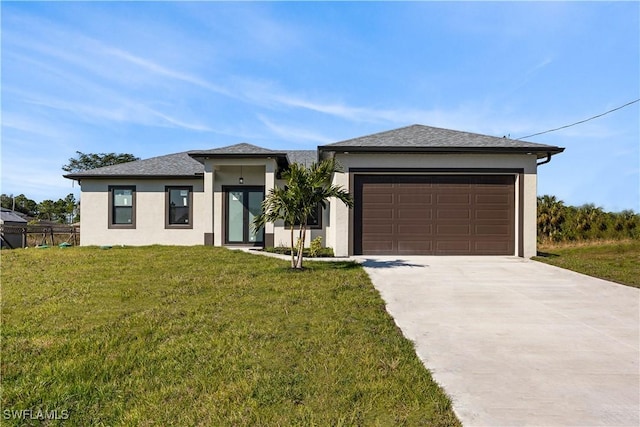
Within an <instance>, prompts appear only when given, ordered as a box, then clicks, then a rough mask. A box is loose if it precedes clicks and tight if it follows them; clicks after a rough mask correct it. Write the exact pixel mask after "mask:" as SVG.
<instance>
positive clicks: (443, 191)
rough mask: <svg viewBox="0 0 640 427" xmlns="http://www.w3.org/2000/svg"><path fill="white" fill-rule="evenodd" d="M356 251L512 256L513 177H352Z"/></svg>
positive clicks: (367, 252)
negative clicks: (353, 179) (354, 203)
mask: <svg viewBox="0 0 640 427" xmlns="http://www.w3.org/2000/svg"><path fill="white" fill-rule="evenodd" d="M354 183H355V201H356V205H355V212H354V214H355V239H354V251H355V253H356V254H364V255H395V254H404V255H410V254H413V255H513V253H514V245H515V242H514V240H515V239H514V228H515V225H514V221H515V219H514V217H515V213H514V201H515V177H514V176H513V175H482V176H480V175H442V176H440V175H438V176H433V175H418V176H407V175H356V176H355V181H354Z"/></svg>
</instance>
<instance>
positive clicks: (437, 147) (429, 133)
mask: <svg viewBox="0 0 640 427" xmlns="http://www.w3.org/2000/svg"><path fill="white" fill-rule="evenodd" d="M319 149H320V150H323V151H332V150H338V151H344V150H345V149H351V150H353V151H365V150H371V151H393V150H399V151H423V150H424V151H447V150H452V151H467V150H468V151H482V150H491V149H495V150H498V151H503V150H504V151H510V150H513V151H527V150H529V151H532V152H552V153H559V152H561V151H563V150H564V149H563V148H560V147H555V146H551V145H544V144H536V143H533V142H527V141H519V140H514V139H509V138H499V137H495V136H489V135H482V134H478V133H471V132H462V131H457V130H450V129H442V128H436V127H431V126H424V125H411V126H407V127H403V128H400V129H394V130H389V131H386V132H380V133H376V134H373V135H367V136H362V137H360V138H353V139H348V140H345V141H340V142H336V143H333V144H328V145H324V146H321V147H319Z"/></svg>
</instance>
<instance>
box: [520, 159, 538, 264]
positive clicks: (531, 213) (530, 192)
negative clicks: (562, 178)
mask: <svg viewBox="0 0 640 427" xmlns="http://www.w3.org/2000/svg"><path fill="white" fill-rule="evenodd" d="M534 168H535V166H534ZM523 176H524V191H523V194H522V197H523V199H524V200H523V206H524V212H523V218H522V222H523V224H522V227H523V233H522V234H523V236H522V250H523V253H522V256H523V257H524V258H531V257H533V256H536V254H537V250H538V241H537V232H538V223H537V217H536V216H537V204H538V176H537V174H536V173H535V169H534V173H526V172H525V173H524V175H523Z"/></svg>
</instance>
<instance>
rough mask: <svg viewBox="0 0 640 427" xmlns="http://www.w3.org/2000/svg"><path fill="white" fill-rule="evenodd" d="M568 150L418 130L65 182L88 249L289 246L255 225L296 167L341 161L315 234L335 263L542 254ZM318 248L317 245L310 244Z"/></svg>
mask: <svg viewBox="0 0 640 427" xmlns="http://www.w3.org/2000/svg"><path fill="white" fill-rule="evenodd" d="M562 151H564V148H561V147H556V146H550V145H543V144H536V143H532V142H526V141H520V140H512V139H509V138H499V137H493V136H487V135H480V134H475V133H469V132H460V131H455V130H448V129H441V128H435V127H429V126H423V125H412V126H407V127H403V128H400V129H395V130H390V131H386V132H381V133H377V134H373V135H368V136H363V137H359V138H354V139H349V140H346V141H341V142H336V143H333V144H328V145H323V146H319V147H318V148H317V150H271V149H267V148H262V147H257V146H255V145H251V144H246V143H242V144H237V145H231V146H228V147H221V148H214V149H211V150H195V151H185V152H181V153H176V154H169V155H166V156H161V157H154V158H150V159H144V160H139V161H135V162H130V163H124V164H119V165H114V166H107V167H103V168H98V169H93V170H88V171H84V172H78V173H72V174H68V175H65V177H66V178H70V179H73V180H77V181H79V182H80V185H81V189H82V193H81V200H82V207H81V209H82V211H81V220H80V223H81V230H82V233H81V244H82V245H120V244H122V245H150V244H171V245H203V244H204V245H214V246H279V245H284V246H287V245H288V242H289V234H288V232H287V229H286V228H285V225H284V224H283V223H282V222H278V223H275V224H267V225H266V226H265V227H264V229H260V230H254V229H253V228H252V227H251V225H250V224H251V221H252V219H253V218H254V217H255V216H256V215H258V214H259V212H260V208H261V206H260V204H261V202H262V200H263V199H264V196H265V194H266V193H268V191H269V190H270V189H271V188H273V187H274V186H282V185H284V181H283V180H282V179H281V173H282V171H283V170H286V169H287V168H288V167H289V165H290V164H291V163H294V162H298V163H303V164H307V165H309V164H311V163H313V162H315V161H318V160H321V159H325V158H330V157H333V158H335V159H336V160H337V161H338V163H339V164H340V165H341V166H342V169H343V171H342V172H338V173H336V174H335V175H334V178H333V182H334V184H338V185H341V186H343V187H344V188H346V189H348V191H349V192H350V193H351V194H352V195H353V197H354V201H355V207H354V208H353V209H349V208H347V207H346V206H344V205H343V204H342V203H339V202H335V201H330V203H329V205H328V207H327V208H326V209H324V210H323V211H322V212H319V213H318V215H316V221H314V224H313V225H312V226H311V228H312V229H311V232H310V233H308V234H310V236H309V239H310V240H311V239H313V238H315V237H317V236H321V237H322V241H323V243H324V244H325V245H326V246H329V247H332V248H333V250H334V252H335V254H336V256H349V255H354V254H355V255H359V254H363V255H367V254H372V255H373V254H384V255H414V254H415V255H417V254H432V255H515V256H521V257H530V256H533V255H535V254H536V203H537V193H536V174H537V169H538V166H539V165H541V164H544V163H547V162H549V161H550V160H551V156H552V155H554V154H557V153H561V152H562ZM307 244H308V242H307Z"/></svg>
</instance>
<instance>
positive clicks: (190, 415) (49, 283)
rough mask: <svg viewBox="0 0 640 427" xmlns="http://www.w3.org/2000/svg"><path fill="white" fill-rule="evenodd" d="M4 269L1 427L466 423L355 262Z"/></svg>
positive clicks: (90, 255) (26, 263)
mask: <svg viewBox="0 0 640 427" xmlns="http://www.w3.org/2000/svg"><path fill="white" fill-rule="evenodd" d="M1 261H2V271H1V279H2V341H1V346H2V348H1V351H2V353H1V354H2V363H1V374H2V410H3V411H2V414H3V415H0V416H3V422H2V425H30V424H33V425H41V422H40V421H38V420H24V419H19V418H15V417H14V418H10V417H5V416H4V414H5V413H6V412H5V411H6V410H9V411H20V410H31V411H32V413H31V414H32V416H35V415H36V414H38V410H41V411H48V413H49V414H51V411H58V415H60V414H65V413H64V412H62V411H67V412H66V413H67V414H68V419H67V420H58V421H55V420H54V421H51V422H50V424H49V425H57V424H58V423H59V424H64V425H78V426H89V425H145V426H146V425H283V426H284V425H336V426H339V425H344V426H346V425H412V426H413V425H430V426H451V425H459V423H458V421H457V419H456V418H455V415H454V414H453V412H452V410H451V407H450V402H449V400H448V398H447V397H446V396H445V395H444V394H443V392H442V391H441V390H440V388H439V387H438V386H437V385H436V384H435V383H434V382H433V381H432V379H431V376H430V374H429V372H428V371H427V370H426V369H424V367H423V365H422V364H421V362H420V361H419V359H418V358H417V356H416V355H415V352H414V349H413V346H412V344H411V343H410V342H409V341H407V340H406V339H405V338H403V337H402V335H401V333H400V331H399V330H398V328H397V327H396V326H395V324H394V322H393V320H392V319H391V317H390V316H389V315H388V314H387V312H386V311H385V308H384V303H383V301H382V299H381V298H380V296H379V294H378V293H377V291H376V290H375V288H373V286H372V285H371V282H370V281H369V279H368V277H367V276H366V274H365V273H364V271H363V270H362V268H361V267H360V266H358V265H356V264H354V263H350V262H336V263H313V262H309V263H307V264H306V267H307V268H306V269H305V270H304V271H291V270H289V268H288V262H287V261H282V260H278V259H274V258H269V257H260V256H255V255H250V254H246V253H243V252H241V251H229V250H225V249H223V248H211V247H204V246H203V247H186V248H185V247H160V246H151V247H144V248H128V247H125V248H120V247H116V248H113V249H112V250H106V251H105V250H99V249H98V248H67V249H59V248H50V249H42V250H32V249H29V250H15V251H2V260H1ZM6 418H10V419H6ZM45 424H46V423H45Z"/></svg>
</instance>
